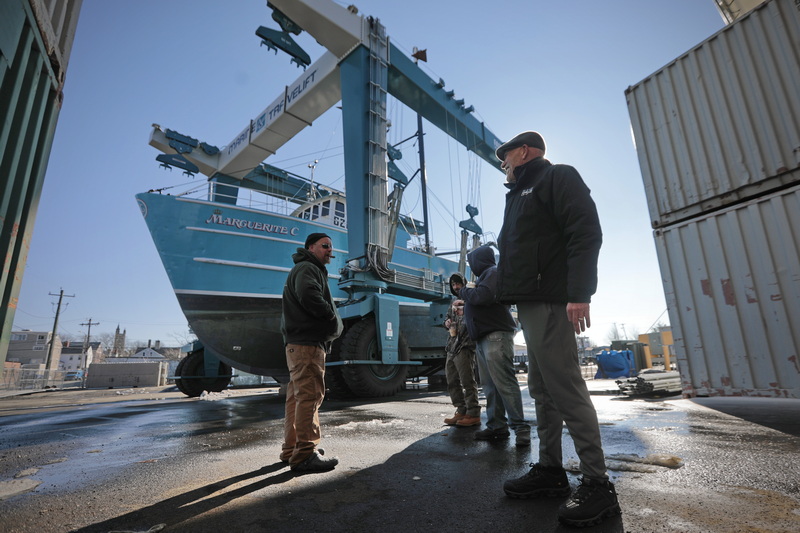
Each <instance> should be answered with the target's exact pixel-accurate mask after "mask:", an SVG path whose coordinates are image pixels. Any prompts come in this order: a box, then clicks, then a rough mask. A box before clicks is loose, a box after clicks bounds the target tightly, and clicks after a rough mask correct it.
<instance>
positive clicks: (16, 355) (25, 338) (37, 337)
mask: <svg viewBox="0 0 800 533" xmlns="http://www.w3.org/2000/svg"><path fill="white" fill-rule="evenodd" d="M51 341H53V351H52V354H51V359H50V364H49V366H48V367H47V368H48V369H50V370H58V364H59V361H60V358H61V338H60V337H59V336H58V335H55V338H54V337H53V334H52V332H51V331H28V330H22V331H12V332H11V339H10V340H9V343H8V355H7V356H6V361H8V362H11V363H20V364H21V365H39V366H41V368H45V365H46V364H47V355H48V352H49V351H50V342H51Z"/></svg>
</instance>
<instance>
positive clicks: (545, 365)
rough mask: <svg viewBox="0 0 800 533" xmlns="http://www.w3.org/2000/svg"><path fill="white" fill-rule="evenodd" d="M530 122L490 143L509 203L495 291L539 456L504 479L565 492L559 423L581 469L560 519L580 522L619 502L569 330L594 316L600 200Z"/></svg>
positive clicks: (516, 491)
mask: <svg viewBox="0 0 800 533" xmlns="http://www.w3.org/2000/svg"><path fill="white" fill-rule="evenodd" d="M544 153H545V143H544V139H542V136H541V135H539V134H538V133H536V132H534V131H526V132H523V133H520V134H519V135H517V136H516V137H514V138H513V139H511V140H510V141H508V142H506V143H504V144H503V145H501V146H500V147H499V148H498V149H497V152H496V154H497V157H498V159H500V160H501V161H502V162H503V165H502V168H503V170H505V172H506V181H507V183H506V186H507V187H508V188H509V192H508V193H507V195H506V208H505V215H504V219H503V228H502V230H501V232H500V237H499V239H498V244H499V248H500V264H499V266H498V290H497V298H498V301H500V302H502V303H508V304H512V303H513V304H516V305H517V314H518V319H519V321H520V324H521V325H522V329H523V333H524V336H525V342H526V344H527V346H528V359H529V364H528V389H529V391H530V394H531V396H532V397H533V398H534V400H535V403H536V422H537V432H538V435H539V462H538V463H536V464H532V465H531V466H532V468H531V470H530V472H528V473H527V474H525V475H524V476H522V477H521V478H518V479H512V480H508V481H506V483H505V484H504V486H503V488H504V490H505V492H506V494H508V495H509V496H511V497H512V498H533V497H540V496H566V495H567V494H569V493H570V487H569V481H568V480H567V476H566V472H565V471H564V468H563V466H562V450H561V434H562V426H563V424H564V423H566V425H567V429H568V430H569V434H570V436H571V437H572V440H573V442H574V444H575V450H576V451H577V453H578V457H579V459H580V467H581V473H582V474H583V478H582V480H581V484H580V486H579V487H578V489H577V490H576V491H575V492H574V493H573V494H572V496H571V497H570V499H569V500H567V501H566V502H565V503H563V504H562V505H561V507H560V508H559V512H558V517H559V520H560V521H561V522H563V523H565V524H567V525H574V526H587V525H591V524H594V523H599V522H600V521H602V520H603V519H604V518H605V517H606V516H610V515H613V514H618V513H619V512H620V508H619V503H618V502H617V495H616V491H615V489H614V485H613V484H612V483H611V482H610V481H609V480H608V474H607V472H606V466H605V457H604V454H603V448H602V444H601V441H600V427H599V424H598V422H597V412H596V411H595V408H594V405H593V404H592V400H591V397H590V396H589V391H588V389H587V388H586V383H585V382H584V380H583V377H582V376H581V371H580V364H579V361H578V350H577V343H576V341H575V335H576V334H580V333H581V332H583V331H585V330H586V328H588V327H589V326H590V325H591V321H590V317H589V302H590V301H591V296H592V295H593V294H594V293H595V290H596V289H597V258H598V255H599V253H600V246H601V244H602V240H603V236H602V231H601V229H600V221H599V218H598V216H597V208H596V207H595V204H594V201H593V200H592V198H591V196H590V194H589V188H588V187H587V186H586V184H585V183H584V182H583V180H582V179H581V176H580V174H578V171H577V170H575V169H574V168H573V167H571V166H568V165H554V164H552V163H550V161H548V160H547V159H545V158H544Z"/></svg>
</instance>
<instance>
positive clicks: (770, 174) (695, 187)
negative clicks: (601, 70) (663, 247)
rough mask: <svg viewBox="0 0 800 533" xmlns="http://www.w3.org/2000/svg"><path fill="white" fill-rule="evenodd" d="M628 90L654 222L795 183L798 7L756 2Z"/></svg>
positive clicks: (798, 163)
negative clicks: (720, 28) (732, 20)
mask: <svg viewBox="0 0 800 533" xmlns="http://www.w3.org/2000/svg"><path fill="white" fill-rule="evenodd" d="M625 94H626V98H627V103H628V112H629V114H630V118H631V127H632V130H633V136H634V141H635V144H636V150H637V154H638V157H639V164H640V167H641V172H642V178H643V181H644V186H645V194H646V197H647V204H648V209H649V212H650V220H651V224H652V226H653V227H654V228H659V227H663V226H666V225H669V224H674V223H676V222H680V221H682V220H686V219H688V218H691V217H695V216H698V215H701V214H704V213H705V214H707V213H709V212H711V211H713V210H715V209H722V208H725V207H727V206H731V205H734V204H736V203H739V202H742V201H746V200H748V199H750V198H754V197H757V196H760V195H764V194H767V193H769V192H772V191H775V190H777V189H780V188H782V187H787V186H791V185H792V184H793V183H794V182H795V181H796V180H797V179H798V174H797V172H793V171H795V170H797V169H798V168H800V97H799V95H800V4H798V2H797V1H796V0H771V1H768V2H765V3H763V4H761V5H760V6H757V7H756V8H754V9H753V10H752V11H750V12H748V13H747V14H745V15H744V16H741V17H740V18H738V19H737V20H736V21H735V22H733V23H732V24H730V25H728V26H726V27H725V28H723V29H722V30H720V31H719V32H717V33H716V34H714V35H713V36H711V37H710V38H708V39H706V40H705V41H703V42H702V43H700V44H699V45H697V46H696V47H694V48H693V49H691V50H689V51H688V52H687V53H685V54H683V55H682V56H680V57H679V58H677V59H676V60H674V61H673V62H671V63H670V64H668V65H667V66H665V67H664V68H662V69H661V70H659V71H657V72H655V73H654V74H652V75H651V76H648V77H647V78H645V79H644V80H642V81H641V82H639V83H637V84H636V85H634V86H632V87H629V88H628V89H627V90H626V91H625Z"/></svg>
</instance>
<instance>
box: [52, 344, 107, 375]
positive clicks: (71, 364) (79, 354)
mask: <svg viewBox="0 0 800 533" xmlns="http://www.w3.org/2000/svg"><path fill="white" fill-rule="evenodd" d="M102 358H103V345H102V344H101V343H100V342H90V343H89V345H88V346H85V343H78V342H65V343H64V346H63V347H62V348H61V364H60V366H59V370H63V371H65V372H77V371H79V370H86V369H87V368H89V365H90V364H92V362H94V360H95V359H102Z"/></svg>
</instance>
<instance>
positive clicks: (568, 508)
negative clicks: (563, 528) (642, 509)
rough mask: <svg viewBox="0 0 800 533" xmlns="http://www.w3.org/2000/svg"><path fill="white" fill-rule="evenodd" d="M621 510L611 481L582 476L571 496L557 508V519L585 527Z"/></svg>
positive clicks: (571, 524) (563, 522)
mask: <svg viewBox="0 0 800 533" xmlns="http://www.w3.org/2000/svg"><path fill="white" fill-rule="evenodd" d="M621 512H622V511H621V510H620V508H619V502H618V501H617V491H616V490H615V489H614V484H613V483H611V482H610V481H608V480H594V479H587V478H585V477H584V478H583V479H581V484H580V486H578V488H577V489H576V490H575V492H574V493H573V494H572V496H570V498H569V499H568V500H567V501H565V502H564V503H562V504H561V506H560V507H559V508H558V521H559V522H561V523H562V524H566V525H568V526H576V527H586V526H591V525H594V524H599V523H600V522H602V521H603V519H604V518H606V517H608V516H613V515H617V514H620V513H621Z"/></svg>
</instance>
